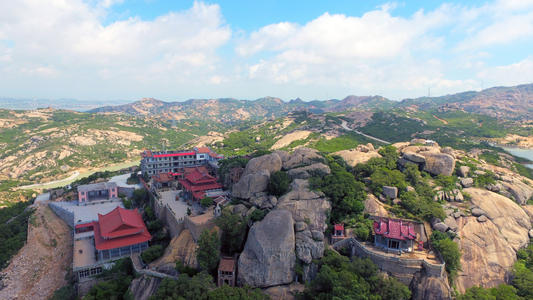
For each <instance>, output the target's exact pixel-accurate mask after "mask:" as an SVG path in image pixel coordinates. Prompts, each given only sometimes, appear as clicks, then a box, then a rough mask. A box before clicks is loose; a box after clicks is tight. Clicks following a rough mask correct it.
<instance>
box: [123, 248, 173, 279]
mask: <svg viewBox="0 0 533 300" xmlns="http://www.w3.org/2000/svg"><path fill="white" fill-rule="evenodd" d="M131 261H132V263H133V268H134V269H135V272H137V273H139V274H144V275H148V276H153V277H157V278H172V279H178V277H177V276H172V275H168V274H165V273H161V272H157V271H153V270H150V269H144V268H143V267H142V262H141V257H140V255H139V253H133V254H131Z"/></svg>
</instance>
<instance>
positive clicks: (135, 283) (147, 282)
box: [129, 275, 161, 300]
mask: <svg viewBox="0 0 533 300" xmlns="http://www.w3.org/2000/svg"><path fill="white" fill-rule="evenodd" d="M160 283H161V278H157V277H152V276H147V275H142V276H141V277H139V278H136V279H133V280H132V281H131V283H130V287H129V292H130V293H131V295H132V296H133V299H138V300H146V299H148V298H150V297H151V296H152V295H153V294H155V292H156V291H157V288H158V287H159V284H160Z"/></svg>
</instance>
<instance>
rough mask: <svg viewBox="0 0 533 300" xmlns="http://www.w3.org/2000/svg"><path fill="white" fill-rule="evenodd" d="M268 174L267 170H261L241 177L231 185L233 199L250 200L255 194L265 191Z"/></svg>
mask: <svg viewBox="0 0 533 300" xmlns="http://www.w3.org/2000/svg"><path fill="white" fill-rule="evenodd" d="M269 179H270V173H269V171H268V170H262V171H259V172H256V173H251V174H246V175H245V176H242V177H241V179H240V180H239V182H237V183H236V184H234V185H233V188H232V194H233V197H237V198H241V199H250V198H251V197H252V196H253V195H255V194H256V193H262V192H264V191H266V189H267V187H268V181H269Z"/></svg>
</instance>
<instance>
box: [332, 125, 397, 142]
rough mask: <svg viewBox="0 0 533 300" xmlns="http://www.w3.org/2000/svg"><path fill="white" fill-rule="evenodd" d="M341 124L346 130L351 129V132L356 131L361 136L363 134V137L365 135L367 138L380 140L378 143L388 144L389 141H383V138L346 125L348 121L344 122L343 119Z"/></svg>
mask: <svg viewBox="0 0 533 300" xmlns="http://www.w3.org/2000/svg"><path fill="white" fill-rule="evenodd" d="M341 126H342V128H344V129H346V130H348V131H353V132H355V133H357V134H360V135H362V136H364V137H367V138H369V139H372V140H374V141H378V142H380V143H383V144H387V145H388V144H390V143H389V142H387V141H385V140H382V139H378V138H377V137H373V136H371V135H368V134H366V133H362V132H361V131H359V130H357V129H352V128H350V127H348V123H346V121H344V120H343V121H342V123H341Z"/></svg>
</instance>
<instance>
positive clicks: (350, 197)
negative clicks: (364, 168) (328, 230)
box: [311, 158, 366, 222]
mask: <svg viewBox="0 0 533 300" xmlns="http://www.w3.org/2000/svg"><path fill="white" fill-rule="evenodd" d="M328 162H329V166H330V169H331V174H329V175H326V176H324V177H313V178H312V179H311V186H312V188H315V189H319V190H320V191H322V192H324V194H325V195H326V196H327V197H328V198H329V199H330V201H331V203H332V206H333V207H332V212H331V220H332V222H339V221H341V220H342V219H344V218H345V217H346V216H350V215H354V216H355V215H357V214H360V213H362V212H363V209H364V204H363V203H364V201H365V198H366V192H365V185H364V184H363V183H362V182H359V181H356V180H355V177H354V176H353V174H351V173H350V172H348V171H346V169H345V168H343V167H342V166H341V165H339V164H338V163H337V162H335V161H334V160H333V159H331V158H329V159H328Z"/></svg>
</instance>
